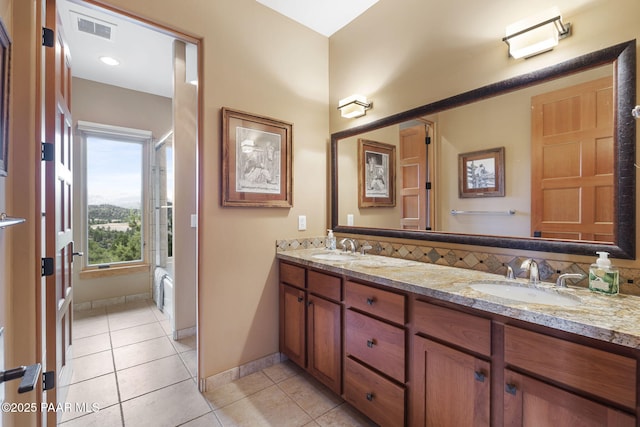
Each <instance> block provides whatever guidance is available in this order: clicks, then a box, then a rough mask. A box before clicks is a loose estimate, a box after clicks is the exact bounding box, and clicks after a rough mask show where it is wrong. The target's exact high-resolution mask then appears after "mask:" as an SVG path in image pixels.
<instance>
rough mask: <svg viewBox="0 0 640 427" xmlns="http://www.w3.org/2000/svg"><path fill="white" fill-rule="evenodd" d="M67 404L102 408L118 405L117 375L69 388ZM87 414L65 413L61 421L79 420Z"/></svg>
mask: <svg viewBox="0 0 640 427" xmlns="http://www.w3.org/2000/svg"><path fill="white" fill-rule="evenodd" d="M67 402H71V403H72V404H75V403H86V404H88V405H92V404H97V405H98V407H100V408H106V407H108V406H111V405H115V404H116V403H118V388H117V386H116V376H115V374H107V375H103V376H101V377H97V378H92V379H90V380H87V381H82V382H80V383H77V384H72V385H70V386H69V392H68V394H67ZM85 413H88V411H87V412H75V411H68V412H64V413H63V415H62V420H61V421H67V420H70V419H72V418H77V417H79V416H81V415H84V414H85Z"/></svg>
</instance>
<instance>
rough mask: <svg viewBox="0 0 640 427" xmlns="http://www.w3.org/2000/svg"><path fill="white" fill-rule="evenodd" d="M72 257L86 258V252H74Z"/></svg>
mask: <svg viewBox="0 0 640 427" xmlns="http://www.w3.org/2000/svg"><path fill="white" fill-rule="evenodd" d="M71 255H73V256H84V252H73V253H72V254H71Z"/></svg>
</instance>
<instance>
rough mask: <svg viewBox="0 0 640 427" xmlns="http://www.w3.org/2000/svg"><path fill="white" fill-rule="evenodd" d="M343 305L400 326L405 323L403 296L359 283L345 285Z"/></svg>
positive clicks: (349, 282)
mask: <svg viewBox="0 0 640 427" xmlns="http://www.w3.org/2000/svg"><path fill="white" fill-rule="evenodd" d="M344 300H345V303H346V304H347V307H354V308H357V309H358V310H360V311H364V312H366V313H371V314H373V315H374V316H378V317H381V318H383V319H386V320H389V321H391V322H394V323H398V324H400V325H404V323H405V319H406V316H405V312H406V310H405V296H404V295H401V294H396V293H394V292H389V291H384V290H382V289H378V288H374V287H371V286H367V285H362V284H360V283H356V282H351V281H349V280H347V281H346V283H345V295H344Z"/></svg>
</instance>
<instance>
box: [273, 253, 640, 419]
mask: <svg viewBox="0 0 640 427" xmlns="http://www.w3.org/2000/svg"><path fill="white" fill-rule="evenodd" d="M277 258H278V260H279V271H280V285H279V286H280V351H281V352H282V353H284V354H285V355H287V356H288V357H289V358H290V359H291V360H292V361H293V362H295V363H296V364H298V365H299V366H301V367H302V368H304V369H305V370H306V371H307V372H309V373H310V374H311V375H312V376H314V377H315V378H317V379H318V380H319V381H320V382H322V383H324V384H325V385H327V387H329V388H330V389H331V390H333V391H334V392H335V393H336V394H339V395H341V396H342V397H343V398H344V399H345V400H346V401H347V402H349V403H350V404H351V405H353V406H354V407H355V408H357V409H358V410H360V411H361V412H362V413H364V414H365V415H367V416H368V417H369V418H371V419H372V420H373V421H374V422H376V423H377V424H379V425H382V426H402V425H407V426H426V425H457V426H474V427H475V426H503V425H505V426H506V425H508V426H515V425H537V426H563V425H584V426H636V427H637V426H639V425H640V424H639V423H638V419H637V414H638V398H637V394H638V359H639V356H640V351H639V350H638V349H639V348H640V298H638V297H632V296H624V295H618V296H615V297H607V296H603V295H598V294H593V293H591V292H589V291H588V290H586V289H583V288H572V287H570V288H566V289H557V288H556V287H555V286H554V285H552V284H541V285H540V286H539V292H538V293H539V294H540V295H542V298H543V300H542V301H543V302H544V304H540V303H537V302H523V301H520V300H518V301H517V300H513V299H507V298H506V295H507V294H505V295H501V296H493V295H490V294H488V293H485V292H483V291H480V290H477V289H484V288H481V287H479V288H477V289H474V288H472V287H471V285H474V284H475V285H477V284H484V285H496V286H498V285H499V286H502V287H507V288H511V287H517V288H520V290H522V289H529V285H528V284H527V282H526V280H524V279H517V280H512V281H507V280H505V279H504V278H503V277H501V276H497V275H495V274H490V273H483V272H478V271H474V270H466V269H460V268H453V267H445V266H440V265H435V264H426V263H420V262H415V261H410V260H404V259H398V258H390V257H381V256H373V255H365V256H352V255H343V254H340V253H337V252H329V251H326V250H323V249H317V248H316V249H303V250H293V251H283V252H278V254H277ZM501 289H502V288H501ZM546 294H548V295H550V296H552V297H553V298H556V297H557V298H559V299H558V300H554V299H553V298H551V299H549V300H547V299H546ZM532 295H533V298H534V299H533V301H538V300H537V299H536V298H538V297H539V296H537V295H534V293H533V292H532ZM514 298H520V297H519V296H517V297H514ZM523 298H527V296H526V295H524V296H523ZM532 420H535V423H533V424H532Z"/></svg>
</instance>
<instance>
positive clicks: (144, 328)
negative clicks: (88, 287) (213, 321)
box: [59, 301, 374, 427]
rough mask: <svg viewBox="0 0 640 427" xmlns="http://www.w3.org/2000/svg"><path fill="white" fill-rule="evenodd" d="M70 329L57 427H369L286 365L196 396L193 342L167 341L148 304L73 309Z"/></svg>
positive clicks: (166, 329) (163, 324)
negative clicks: (69, 368) (67, 378)
mask: <svg viewBox="0 0 640 427" xmlns="http://www.w3.org/2000/svg"><path fill="white" fill-rule="evenodd" d="M73 327H74V329H73V330H74V337H75V341H74V345H73V352H74V359H73V375H72V380H71V384H70V385H69V388H68V390H67V393H68V394H67V400H66V401H67V402H71V404H72V405H73V411H67V412H63V413H62V416H61V419H60V423H59V425H60V426H61V427H77V426H81V427H91V426H100V427H110V426H127V427H130V426H133V427H139V426H154V427H156V426H186V427H200V426H214V427H216V426H225V427H226V426H278V427H283V426H372V425H374V424H372V423H371V422H370V421H369V420H367V419H366V418H365V417H363V416H362V415H361V414H360V413H358V412H357V411H355V410H354V409H353V408H351V407H350V406H349V405H348V404H346V403H344V401H342V400H341V399H340V398H339V397H337V396H335V395H334V394H332V393H331V392H329V391H328V390H327V389H325V388H324V386H322V385H321V384H319V383H318V382H316V381H315V380H314V379H312V378H310V377H309V376H308V375H306V374H305V373H304V372H303V371H302V370H301V369H300V368H298V367H297V366H295V365H294V364H292V363H291V362H284V363H280V364H277V365H274V366H271V367H269V368H266V369H264V370H262V371H259V372H256V373H254V374H251V375H247V376H245V377H243V378H240V379H239V380H237V381H235V382H233V383H231V384H227V385H224V386H221V387H219V388H216V389H214V390H211V391H208V392H207V393H205V394H201V393H199V392H198V389H197V385H196V380H195V378H194V376H195V366H196V350H195V337H188V338H185V339H182V340H180V341H173V340H172V339H171V336H170V326H169V321H168V320H167V319H166V318H165V316H164V315H163V314H162V313H161V312H160V311H159V310H158V309H157V308H156V307H155V305H154V304H153V302H152V301H138V302H134V303H127V304H123V305H118V306H108V307H103V308H100V309H93V310H90V311H78V312H76V313H75V320H74V324H73ZM76 403H77V404H79V405H76ZM83 404H86V405H84V406H83ZM92 404H93V405H95V408H99V410H97V411H92V407H91V405H92ZM95 408H94V409H95ZM82 409H87V411H86V412H81V410H82ZM76 410H80V411H78V412H76Z"/></svg>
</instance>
